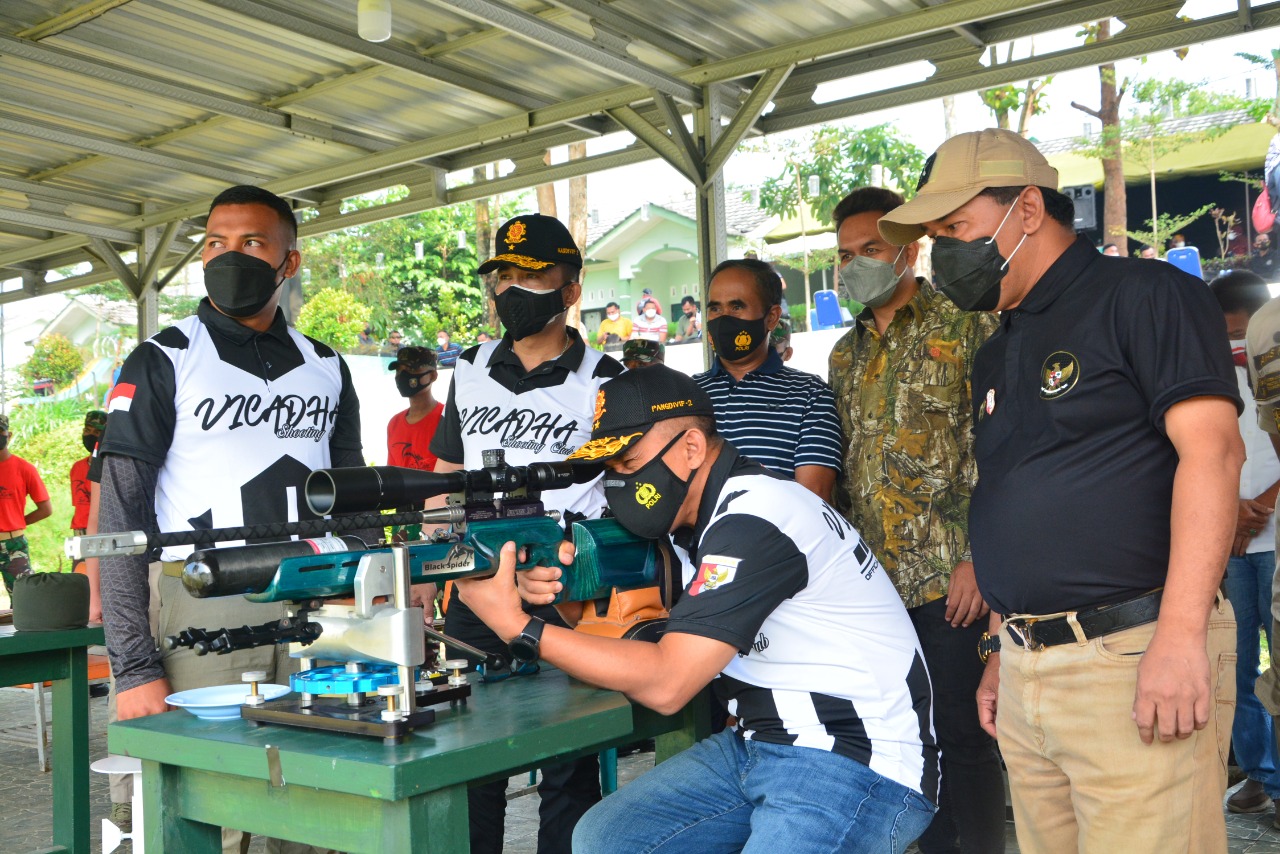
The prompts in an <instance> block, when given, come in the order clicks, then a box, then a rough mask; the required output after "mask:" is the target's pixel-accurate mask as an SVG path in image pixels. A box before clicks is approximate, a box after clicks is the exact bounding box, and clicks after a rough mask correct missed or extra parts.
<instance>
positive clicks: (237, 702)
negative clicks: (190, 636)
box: [164, 682, 289, 721]
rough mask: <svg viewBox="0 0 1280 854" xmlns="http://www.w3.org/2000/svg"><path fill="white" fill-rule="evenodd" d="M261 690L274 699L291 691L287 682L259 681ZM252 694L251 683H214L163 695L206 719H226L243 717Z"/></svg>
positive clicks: (179, 706) (270, 698)
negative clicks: (243, 707) (207, 686)
mask: <svg viewBox="0 0 1280 854" xmlns="http://www.w3.org/2000/svg"><path fill="white" fill-rule="evenodd" d="M258 693H259V694H261V695H262V696H263V697H264V698H265V699H267V700H275V699H278V698H280V697H283V696H284V695H285V694H288V693H289V688H288V687H287V686H285V685H271V684H265V683H261V682H260V683H258ZM247 696H249V685H248V683H245V682H242V683H240V684H239V685H214V686H213V687H212V688H192V689H191V690H190V691H179V692H178V693H176V694H170V695H169V696H167V697H165V698H164V701H165V702H166V703H168V704H169V705H171V706H177V707H178V708H180V709H186V710H187V711H188V712H190V713H191V714H193V715H195V716H196V717H198V718H204V719H205V720H207V721H227V720H233V719H235V718H238V717H240V706H241V704H242V703H244V698H245V697H247Z"/></svg>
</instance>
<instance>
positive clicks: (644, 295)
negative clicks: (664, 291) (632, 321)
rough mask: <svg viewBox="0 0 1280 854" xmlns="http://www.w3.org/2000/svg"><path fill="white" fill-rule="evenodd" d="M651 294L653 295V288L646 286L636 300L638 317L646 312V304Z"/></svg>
mask: <svg viewBox="0 0 1280 854" xmlns="http://www.w3.org/2000/svg"><path fill="white" fill-rule="evenodd" d="M651 296H653V288H645V289H644V290H642V291H641V292H640V299H638V300H636V314H635V316H636V317H640V316H642V315H643V314H644V304H645V303H647V302H648V301H649V297H651Z"/></svg>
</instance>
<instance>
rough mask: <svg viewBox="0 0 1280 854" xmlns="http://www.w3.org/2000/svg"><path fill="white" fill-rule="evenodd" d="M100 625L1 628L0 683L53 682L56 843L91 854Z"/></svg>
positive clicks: (59, 848)
mask: <svg viewBox="0 0 1280 854" xmlns="http://www.w3.org/2000/svg"><path fill="white" fill-rule="evenodd" d="M105 642H106V641H105V640H104V638H103V634H102V627H101V626H93V627H90V628H84V629H73V630H70V631H65V632H15V631H13V629H12V628H11V627H4V628H2V629H0V686H5V687H8V686H12V685H25V684H27V683H31V684H33V685H40V684H42V683H44V682H47V681H51V682H53V732H54V739H53V842H54V847H53V848H49V849H45V850H47V851H69V852H73V854H89V850H90V848H89V661H88V653H87V649H88V647H90V646H93V645H96V644H103V643H105Z"/></svg>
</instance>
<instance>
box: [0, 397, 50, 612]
mask: <svg viewBox="0 0 1280 854" xmlns="http://www.w3.org/2000/svg"><path fill="white" fill-rule="evenodd" d="M12 436H13V434H12V433H10V432H9V416H7V415H0V575H3V576H4V589H5V590H6V591H7V592H8V594H9V602H10V604H12V603H13V582H14V580H15V579H18V578H21V577H22V576H24V575H29V574H30V573H31V558H30V556H29V555H28V553H27V549H28V546H27V526H28V525H33V524H35V523H36V522H39V521H40V520H41V519H47V518H48V517H49V516H51V515H53V502H52V501H50V500H49V491H48V490H46V489H45V488H44V481H42V480H41V479H40V472H38V471H36V467H35V466H33V465H31V463H29V462H27V461H26V460H24V459H23V458H22V457H20V456H18V455H17V454H15V453H13V452H12V451H10V450H9V439H10V438H12ZM28 497H30V498H31V500H32V501H33V502H35V505H36V507H35V509H34V510H32V511H31V512H30V513H28V512H27V498H28Z"/></svg>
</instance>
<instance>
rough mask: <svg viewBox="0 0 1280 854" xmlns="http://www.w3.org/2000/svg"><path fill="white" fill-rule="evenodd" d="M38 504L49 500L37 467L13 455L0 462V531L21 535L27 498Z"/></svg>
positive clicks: (25, 524)
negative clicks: (15, 532) (19, 533)
mask: <svg viewBox="0 0 1280 854" xmlns="http://www.w3.org/2000/svg"><path fill="white" fill-rule="evenodd" d="M28 495H30V496H31V500H32V501H34V502H36V503H37V504H39V503H40V502H41V501H48V500H49V492H48V490H46V489H45V488H44V481H42V480H41V479H40V473H39V472H38V471H36V467H35V466H33V465H31V463H29V462H27V461H26V460H24V459H23V458H22V457H19V456H17V455H16V454H10V455H9V459H7V460H4V461H3V462H0V531H6V532H8V531H21V530H22V529H23V528H25V527H27V521H26V515H27V496H28Z"/></svg>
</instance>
